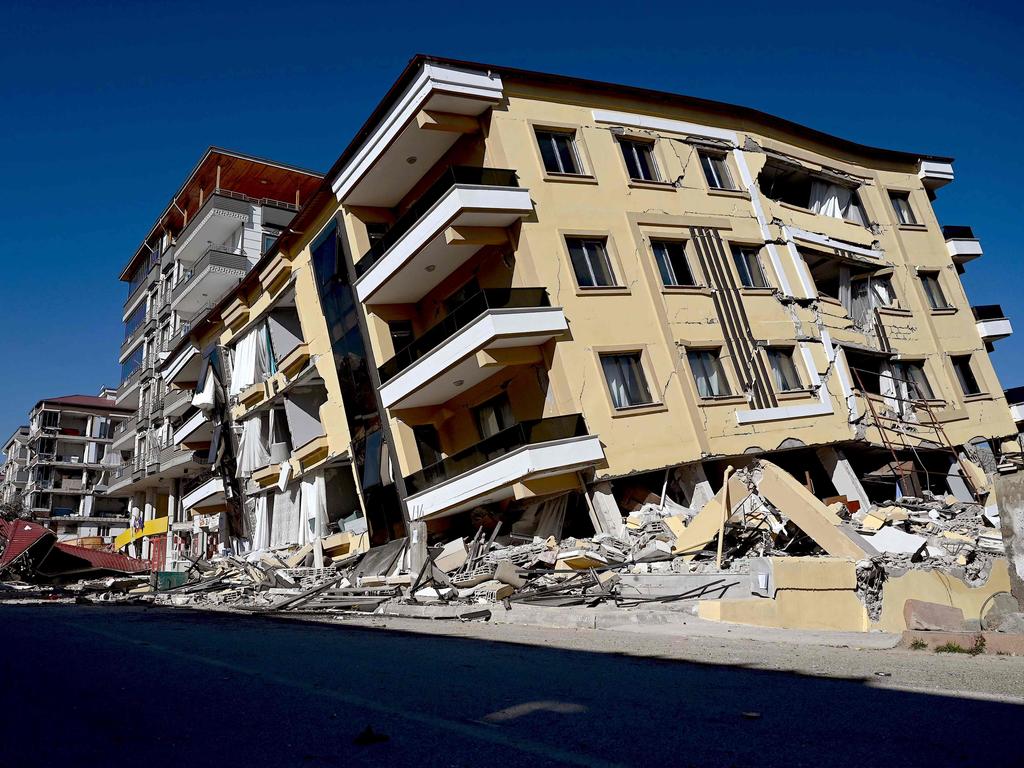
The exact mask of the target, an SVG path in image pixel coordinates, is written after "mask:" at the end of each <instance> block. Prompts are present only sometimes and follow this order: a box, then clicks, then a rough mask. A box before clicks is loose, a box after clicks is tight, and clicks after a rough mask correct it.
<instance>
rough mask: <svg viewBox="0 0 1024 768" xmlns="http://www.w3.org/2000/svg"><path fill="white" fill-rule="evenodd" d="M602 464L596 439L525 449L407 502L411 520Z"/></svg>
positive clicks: (457, 509) (503, 496)
mask: <svg viewBox="0 0 1024 768" xmlns="http://www.w3.org/2000/svg"><path fill="white" fill-rule="evenodd" d="M603 460H604V449H603V448H602V447H601V441H600V439H598V437H597V436H596V435H583V436H582V437H569V438H565V439H562V440H551V441H548V442H544V443H535V444H533V445H525V446H523V447H522V448H518V449H516V450H514V451H510V452H509V453H506V454H505V455H504V456H500V457H499V458H497V459H492V460H491V461H489V462H487V463H486V464H482V465H480V466H479V467H476V468H475V469H471V470H469V471H468V472H463V473H462V474H461V475H457V476H455V477H453V478H450V479H449V480H445V481H444V482H441V483H438V484H437V485H435V486H434V487H433V488H428V489H427V490H425V491H421V492H420V493H417V494H414V495H412V496H410V497H409V498H408V505H409V516H410V517H411V518H412V519H413V520H423V519H425V518H429V517H443V516H444V515H451V514H454V513H456V512H461V511H463V510H466V509H469V508H471V507H475V506H479V505H481V504H491V503H494V502H496V501H501V500H503V499H508V498H511V497H512V496H513V494H514V488H513V486H514V485H515V484H516V483H521V482H524V481H527V480H536V479H539V478H542V477H550V476H552V475H560V474H563V473H566V472H576V471H578V470H580V469H583V468H585V467H589V466H593V465H595V464H598V463H599V462H601V461H603Z"/></svg>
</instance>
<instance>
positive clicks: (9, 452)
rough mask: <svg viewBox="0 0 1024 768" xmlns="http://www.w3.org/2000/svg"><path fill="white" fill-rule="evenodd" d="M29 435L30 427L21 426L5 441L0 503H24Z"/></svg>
mask: <svg viewBox="0 0 1024 768" xmlns="http://www.w3.org/2000/svg"><path fill="white" fill-rule="evenodd" d="M28 436H29V428H28V427H27V426H21V427H18V428H17V429H16V430H14V434H12V435H11V436H10V437H9V438H7V442H5V443H4V463H3V469H2V470H0V504H10V505H17V504H24V496H25V485H26V484H27V483H28V458H29V456H28Z"/></svg>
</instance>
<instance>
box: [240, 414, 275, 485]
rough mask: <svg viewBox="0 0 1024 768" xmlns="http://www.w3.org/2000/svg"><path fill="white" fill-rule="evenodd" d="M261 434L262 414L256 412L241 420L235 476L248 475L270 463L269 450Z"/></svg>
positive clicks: (262, 432) (262, 430)
mask: <svg viewBox="0 0 1024 768" xmlns="http://www.w3.org/2000/svg"><path fill="white" fill-rule="evenodd" d="M263 435H264V429H263V414H256V415H255V416H253V417H252V418H250V419H246V420H245V421H243V422H242V436H241V438H239V441H238V471H237V472H236V474H235V476H236V477H248V476H249V475H251V474H252V473H253V472H254V471H255V470H257V469H259V468H260V467H265V466H267V464H269V463H270V451H269V450H267V444H266V440H265V438H264V436H263Z"/></svg>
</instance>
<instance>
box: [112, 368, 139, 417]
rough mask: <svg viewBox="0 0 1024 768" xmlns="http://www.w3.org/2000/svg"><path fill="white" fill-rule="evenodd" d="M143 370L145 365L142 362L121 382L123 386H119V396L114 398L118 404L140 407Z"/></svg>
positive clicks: (127, 406) (126, 406)
mask: <svg viewBox="0 0 1024 768" xmlns="http://www.w3.org/2000/svg"><path fill="white" fill-rule="evenodd" d="M142 371H143V367H142V365H141V364H140V365H139V367H138V368H136V369H135V370H134V371H132V372H131V373H129V374H128V375H127V376H126V377H125V378H124V381H122V382H121V386H120V387H118V388H117V396H116V397H115V398H114V402H115V403H116V404H117V405H119V406H122V407H124V408H138V407H139V383H140V382H141V381H142Z"/></svg>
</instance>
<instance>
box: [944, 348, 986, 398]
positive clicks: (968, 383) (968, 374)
mask: <svg viewBox="0 0 1024 768" xmlns="http://www.w3.org/2000/svg"><path fill="white" fill-rule="evenodd" d="M950 360H951V361H952V362H953V371H954V372H955V373H956V379H957V381H959V382H960V389H962V390H963V391H964V394H965V395H980V394H981V387H979V386H978V380H977V379H976V378H975V377H974V371H973V370H972V369H971V356H970V355H953V356H952V357H950Z"/></svg>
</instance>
